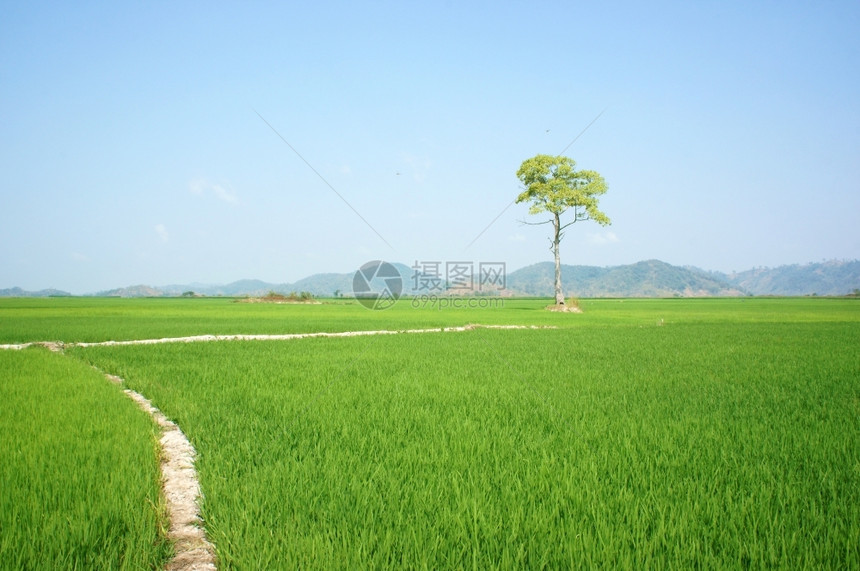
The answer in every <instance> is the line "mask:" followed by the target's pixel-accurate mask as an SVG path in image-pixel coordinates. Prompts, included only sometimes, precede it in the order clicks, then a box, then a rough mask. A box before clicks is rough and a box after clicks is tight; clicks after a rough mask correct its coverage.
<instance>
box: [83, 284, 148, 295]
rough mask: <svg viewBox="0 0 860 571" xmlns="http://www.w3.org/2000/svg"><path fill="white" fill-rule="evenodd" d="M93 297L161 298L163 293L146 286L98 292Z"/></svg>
mask: <svg viewBox="0 0 860 571" xmlns="http://www.w3.org/2000/svg"><path fill="white" fill-rule="evenodd" d="M94 295H96V296H98V297H161V296H163V295H164V292H163V291H161V290H160V289H158V288H154V287H149V286H147V285H136V286H128V287H121V288H117V289H110V290H106V291H100V292H98V293H96V294H94Z"/></svg>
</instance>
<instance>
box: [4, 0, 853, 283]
mask: <svg viewBox="0 0 860 571" xmlns="http://www.w3.org/2000/svg"><path fill="white" fill-rule="evenodd" d="M2 14H3V16H2V18H0V288H5V287H13V286H18V287H22V288H24V289H29V290H37V289H43V288H50V287H53V288H58V289H62V290H65V291H70V292H72V293H75V294H83V293H91V292H95V291H100V290H105V289H110V288H115V287H121V286H127V285H134V284H147V285H151V286H159V285H167V284H191V283H206V284H224V283H229V282H232V281H235V280H238V279H246V278H253V279H262V280H265V281H269V282H273V283H290V282H294V281H296V280H298V279H301V278H303V277H306V276H309V275H312V274H315V273H323V272H337V273H345V272H352V271H354V270H355V269H357V268H358V267H360V266H361V265H362V264H363V263H365V262H367V261H369V260H376V259H381V260H388V261H397V262H403V263H406V264H408V265H412V264H414V263H415V262H421V263H423V262H432V261H439V262H446V261H451V262H453V261H471V262H473V263H474V264H476V267H477V264H478V263H481V262H504V263H505V264H506V267H507V271H508V272H511V271H513V270H515V269H518V268H521V267H524V266H527V265H530V264H533V263H537V262H543V261H549V260H552V253H551V251H550V250H549V245H550V243H549V230H550V228H549V227H548V226H540V225H537V226H535V225H527V224H523V222H524V221H527V222H539V221H541V220H542V218H541V217H539V216H529V215H528V207H527V205H525V204H513V202H514V200H515V198H516V196H517V195H518V194H519V192H520V191H521V186H520V183H519V181H518V179H517V177H516V174H515V173H516V171H517V169H518V168H519V165H520V163H522V161H524V160H526V159H528V158H530V157H532V156H534V155H536V154H539V153H545V154H553V155H554V154H559V153H561V152H562V151H564V154H565V155H566V156H569V157H571V158H573V159H574V160H575V161H576V162H577V165H578V167H580V168H583V169H589V170H596V171H598V172H599V173H600V174H601V175H603V177H604V179H605V180H606V182H607V184H608V186H609V191H608V192H607V193H606V194H605V195H604V196H603V197H602V198H601V201H600V206H601V209H602V210H603V211H604V212H605V213H606V214H607V215H608V216H609V217H610V218H611V220H612V224H611V225H610V226H606V227H603V226H599V225H597V224H595V223H594V222H582V223H579V222H578V223H576V224H574V225H572V226H570V227H569V228H568V230H567V233H566V235H565V237H564V240H563V242H562V245H561V256H562V262H563V263H565V264H571V265H594V266H614V265H620V264H629V263H634V262H637V261H641V260H648V259H659V260H662V261H664V262H668V263H670V264H674V265H693V266H697V267H700V268H703V269H707V270H717V271H724V272H731V271H742V270H746V269H750V268H752V267H759V266H770V267H774V266H779V265H783V264H795V263H800V264H803V263H809V262H820V261H823V260H832V259H856V258H860V34H858V33H857V30H860V3H858V2H856V0H852V1H833V2H826V1H825V2H814V3H813V2H792V1H780V2H765V1H763V2H746V1H744V2H732V1H725V2H711V1H701V2H686V1H684V2H659V1H658V2H612V1H610V2H600V3H596V2H540V1H538V2H518V1H514V2H462V3H461V2H325V1H323V2H313V3H311V2H302V3H266V2H241V3H239V2H236V3H210V2H205V3H204V2H199V3H197V2H145V3H143V2H140V3H139V2H74V3H70V2H62V3H42V2H9V1H6V0H2ZM571 143H572V144H571Z"/></svg>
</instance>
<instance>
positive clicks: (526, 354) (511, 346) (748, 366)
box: [0, 298, 860, 569]
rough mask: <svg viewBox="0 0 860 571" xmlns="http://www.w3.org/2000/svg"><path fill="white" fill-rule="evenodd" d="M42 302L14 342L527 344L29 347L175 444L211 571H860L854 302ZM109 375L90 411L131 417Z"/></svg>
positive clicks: (7, 337) (14, 325)
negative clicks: (133, 397)
mask: <svg viewBox="0 0 860 571" xmlns="http://www.w3.org/2000/svg"><path fill="white" fill-rule="evenodd" d="M54 302H58V303H54ZM27 303H29V302H27V301H24V300H17V301H16V302H12V303H10V302H6V301H0V317H2V318H3V319H2V320H0V324H2V325H0V338H2V339H3V340H4V341H3V342H22V341H27V340H35V339H44V338H45V337H44V335H45V334H46V333H47V332H54V333H55V336H53V337H50V338H52V339H58V340H64V341H67V342H69V341H104V340H108V339H135V338H138V339H142V338H158V337H171V336H178V335H200V334H216V333H218V334H238V333H273V334H274V333H294V332H315V331H356V330H372V329H388V330H405V329H410V328H416V327H417V328H438V327H450V326H460V325H465V324H468V323H482V324H493V323H504V324H519V325H530V326H536V327H538V328H535V329H518V330H496V329H484V328H476V329H473V330H469V331H462V332H449V333H442V332H429V333H421V334H401V335H385V336H369V337H347V338H307V339H294V340H290V341H229V342H208V343H171V344H162V345H138V346H121V347H120V346H102V347H67V349H66V351H65V355H64V356H60V355H52V354H48V353H47V352H46V351H44V350H41V349H28V350H26V351H24V352H20V353H15V355H24V354H27V355H39V356H40V359H41V358H45V359H47V358H50V363H51V364H53V366H55V367H56V366H57V365H58V364H60V363H68V365H65V366H70V367H79V368H80V367H82V369H80V371H81V374H83V371H84V370H86V371H87V374H88V375H89V371H91V369H90V368H89V367H88V365H89V364H93V365H96V366H97V367H99V368H100V369H102V370H104V371H108V372H110V373H113V374H116V375H119V376H121V377H123V378H124V379H125V381H126V384H127V385H128V386H129V387H130V388H133V389H134V390H136V391H138V392H140V393H142V394H144V395H146V396H147V397H148V398H149V399H151V400H152V401H153V404H155V405H156V406H157V407H159V408H160V409H161V410H162V411H164V412H165V414H166V415H167V416H168V417H170V418H171V419H173V420H174V421H176V422H177V423H178V424H179V426H180V427H181V428H182V430H183V431H184V432H185V434H186V435H187V436H188V437H189V439H190V440H191V442H192V443H193V444H194V446H195V447H196V449H197V451H198V460H197V469H198V472H199V476H200V481H201V486H202V490H203V493H204V495H205V499H204V501H203V505H202V508H203V517H204V520H205V526H206V529H207V533H208V535H209V538H210V540H212V541H213V542H214V543H215V545H216V548H217V551H218V559H219V568H223V569H255V568H303V569H330V568H416V569H442V568H472V569H505V568H535V569H537V568H545V569H551V568H560V567H561V568H567V567H598V566H599V567H623V568H638V567H649V568H663V567H670V568H687V567H693V568H714V567H718V568H762V567H787V568H792V569H795V568H798V569H799V568H815V569H820V568H832V569H844V568H858V567H860V507H858V506H860V303H858V302H856V301H852V300H837V299H808V298H807V299H706V300H584V301H583V302H582V305H583V307H584V308H585V311H586V313H585V314H583V315H570V314H555V313H550V312H546V311H543V309H542V308H543V306H544V305H546V304H547V301H546V300H510V301H507V303H506V304H505V307H504V308H503V309H498V310H486V309H485V310H480V309H446V310H439V309H438V308H435V309H434V308H422V309H415V308H413V307H410V306H409V305H407V304H404V303H403V300H401V302H400V304H398V306H396V307H395V308H394V309H391V310H388V311H375V312H374V311H368V310H366V309H364V308H362V307H360V306H357V305H350V304H344V303H339V304H324V305H312V306H295V305H294V306H275V305H270V306H264V305H252V304H235V303H232V302H231V301H230V300H216V299H209V300H40V301H38V302H37V303H35V304H30V305H27ZM7 353H8V352H0V358H2V359H8V358H9V356H8V354H7ZM16 358H17V357H16ZM0 363H2V365H0V367H2V368H0V372H2V375H3V378H4V382H5V377H6V376H7V371H13V370H16V367H17V366H18V365H14V364H10V362H9V361H0ZM44 368H50V366H49V363H48V361H45V362H42V361H38V363H35V362H34V365H33V367H31V368H30V369H29V370H30V373H29V374H31V375H35V374H36V371H39V370H42V369H44ZM75 370H78V369H75ZM94 374H95V376H94V377H93V378H92V382H93V383H94V384H96V385H99V386H100V387H101V388H99V389H98V390H96V389H93V388H91V387H90V386H89V385H86V386H85V387H81V388H80V389H79V392H81V393H83V394H84V395H86V397H87V398H90V399H95V400H98V401H99V402H101V401H102V400H105V399H107V400H110V399H114V398H119V399H120V400H122V398H124V397H121V393H120V391H119V388H117V387H115V386H112V385H110V384H107V383H106V381H103V379H102V380H99V375H98V373H94ZM48 376H51V375H48ZM53 376H54V377H57V376H58V375H57V374H53ZM59 376H61V377H62V376H63V375H59ZM85 376H86V375H85ZM28 386H29V385H28ZM24 393H26V394H27V395H28V398H30V399H31V400H32V401H34V402H36V401H40V399H45V398H46V397H45V395H43V394H41V393H32V394H30V393H28V391H24ZM102 393H104V394H102ZM106 395H107V396H106ZM3 396H4V398H3V401H2V402H5V401H6V399H5V395H3ZM2 406H3V405H2V404H0V407H2ZM7 406H11V407H12V408H21V407H23V406H24V405H22V404H16V405H7ZM28 406H32V405H28ZM130 408H133V406H132V407H130ZM133 412H135V411H131V413H133ZM131 413H130V414H131ZM131 416H135V415H134V414H131ZM140 416H141V419H142V420H141V424H142V426H140V427H136V426H137V425H130V426H129V428H128V429H129V430H131V431H133V432H135V433H136V434H138V435H142V437H143V440H144V441H145V442H148V443H149V447H150V448H149V453H150V455H152V446H153V442H154V439H153V436H152V434H153V433H152V427H151V423H148V419H146V417H145V416H142V415H140ZM5 418H6V412H5V411H4V414H3V416H2V417H0V421H2V420H3V419H5ZM57 424H58V425H59V424H60V421H57ZM22 431H24V429H23V428H21V426H20V425H14V426H11V428H9V429H8V430H4V431H3V432H2V434H3V435H2V436H0V446H3V445H4V444H3V443H4V442H7V441H9V438H10V437H9V436H8V435H9V434H16V433H18V432H22ZM89 440H92V439H89ZM6 446H7V449H8V446H9V445H8V442H7V444H6ZM0 450H3V448H0ZM56 454H57V456H58V457H62V456H63V454H62V453H61V452H56ZM65 461H66V462H69V460H68V459H66V460H65ZM77 465H79V466H87V467H89V468H88V469H85V470H78V471H79V472H80V471H83V472H86V473H88V472H99V468H98V467H97V466H99V464H98V463H96V462H95V461H94V460H93V461H92V463H90V461H84V462H77ZM66 466H68V464H66ZM0 474H4V476H3V477H4V478H8V477H9V476H7V475H5V473H4V472H2V469H0ZM53 477H54V476H53V474H43V475H42V476H41V478H42V479H44V480H48V482H46V483H43V484H42V485H49V484H51V480H52V478H53ZM0 483H2V484H4V485H3V486H2V488H0V489H2V490H5V489H6V488H7V486H5V483H6V481H5V480H0ZM134 486H135V487H140V488H141V489H145V490H150V488H147V486H146V485H144V484H134ZM64 487H68V486H64ZM107 487H110V486H107ZM146 493H150V491H147V492H146ZM7 495H8V494H7V492H3V491H0V501H5V502H6V505H12V504H19V503H21V502H23V501H24V500H22V499H21V498H19V497H18V496H12V495H9V497H6V496H7ZM30 501H32V500H30ZM156 507H157V506H156ZM128 509H129V510H130V511H134V509H133V508H128ZM5 511H6V510H4V513H5ZM154 511H155V512H156V514H157V511H158V510H157V509H156V510H154ZM2 517H3V516H2V515H0V521H3V520H2ZM0 529H5V528H0ZM60 533H61V534H62V533H65V534H66V535H68V534H69V532H68V531H63V530H61V532H60ZM0 536H2V537H3V538H4V539H3V540H2V541H4V542H5V543H3V545H4V546H8V547H5V548H6V549H7V550H11V551H10V552H15V550H16V545H17V544H16V542H17V541H21V539H20V536H13V537H17V538H16V539H12V540H6V537H7V536H6V533H5V531H4V533H3V534H0ZM140 537H141V538H142V541H144V542H149V543H150V544H151V545H153V546H154V547H153V550H154V551H153V550H151V551H150V553H157V554H162V555H163V549H164V546H163V545H161V544H159V542H158V538H157V537H156V538H155V539H153V537H152V536H151V535H147V534H146V533H141V535H140ZM63 545H64V546H65V547H64V548H60V550H61V551H62V549H71V547H70V544H69V543H68V542H66V543H64V544H63ZM138 550H141V548H140V547H138ZM84 551H85V550H84ZM156 559H158V555H157V556H156ZM60 567H63V566H62V565H61V566H60ZM67 568H68V566H67Z"/></svg>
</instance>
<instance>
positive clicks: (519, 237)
mask: <svg viewBox="0 0 860 571" xmlns="http://www.w3.org/2000/svg"><path fill="white" fill-rule="evenodd" d="M508 240H510V241H511V242H525V241H526V237H525V235H524V234H520V233H519V232H517V233H516V234H511V235H510V236H508Z"/></svg>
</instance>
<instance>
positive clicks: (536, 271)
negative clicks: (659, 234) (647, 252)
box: [507, 260, 747, 297]
mask: <svg viewBox="0 0 860 571" xmlns="http://www.w3.org/2000/svg"><path fill="white" fill-rule="evenodd" d="M561 283H562V289H563V290H564V292H565V294H566V295H573V296H576V297H706V296H710V297H713V296H741V295H747V292H745V291H744V290H742V289H740V288H738V287H736V286H734V285H732V284H730V283H729V282H728V281H727V280H725V279H721V278H719V277H716V276H714V275H712V274H708V273H707V272H704V271H702V270H697V269H695V268H681V267H678V266H672V265H670V264H667V263H665V262H661V261H659V260H647V261H644V262H637V263H635V264H629V265H624V266H613V267H605V268H600V267H595V266H566V265H562V267H561ZM507 287H508V289H512V290H514V291H515V292H517V293H522V294H527V295H536V296H552V295H554V292H555V265H554V264H553V263H552V262H541V263H539V264H533V265H531V266H527V267H525V268H521V269H519V270H516V271H515V272H512V273H510V274H508V279H507Z"/></svg>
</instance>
